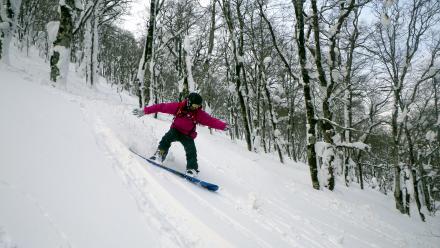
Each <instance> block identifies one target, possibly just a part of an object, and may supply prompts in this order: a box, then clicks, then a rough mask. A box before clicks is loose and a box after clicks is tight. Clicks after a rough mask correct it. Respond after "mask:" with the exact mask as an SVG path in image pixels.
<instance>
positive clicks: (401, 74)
mask: <svg viewBox="0 0 440 248" xmlns="http://www.w3.org/2000/svg"><path fill="white" fill-rule="evenodd" d="M387 4H388V5H385V6H384V8H382V6H381V5H377V6H376V7H377V14H378V15H380V16H381V18H382V20H381V22H380V23H379V22H378V23H377V24H376V26H375V33H374V34H375V35H374V36H373V43H372V46H371V48H370V49H369V51H370V52H371V53H372V54H373V55H374V56H375V57H376V58H377V60H378V61H379V62H380V63H381V66H382V70H383V72H382V75H383V80H385V81H386V82H387V83H388V84H389V87H390V90H391V92H392V93H393V103H392V116H391V128H392V137H393V153H392V159H393V167H394V180H395V184H394V198H395V202H396V208H397V209H398V210H399V211H400V212H401V213H407V214H409V205H408V204H407V203H406V202H407V201H406V200H405V199H406V198H407V196H406V193H407V192H408V189H407V188H406V187H405V188H402V185H407V184H406V183H405V180H407V179H408V178H409V177H407V178H405V177H404V175H403V174H402V172H403V171H402V169H403V167H402V156H401V154H400V149H401V142H402V141H405V140H404V136H405V135H406V141H407V142H409V143H408V145H409V149H410V151H409V154H410V156H414V153H413V152H414V151H411V150H412V148H411V146H412V144H411V143H412V141H411V137H410V136H409V135H410V134H409V133H408V132H406V130H405V126H406V125H407V120H408V119H407V118H408V117H407V114H408V111H409V110H410V105H411V104H413V103H414V99H415V96H416V95H417V93H418V91H417V88H418V87H419V86H420V85H421V84H423V83H425V82H426V81H427V80H428V79H430V78H433V77H434V76H435V75H437V74H438V73H439V70H438V69H435V68H434V67H433V66H434V61H435V60H436V59H437V54H438V46H437V48H436V49H435V50H434V51H433V52H432V53H431V55H432V56H431V59H430V62H429V61H428V63H424V62H422V64H419V68H422V69H421V70H420V69H418V70H415V69H413V66H414V65H413V64H414V63H417V62H418V59H419V58H420V56H423V55H422V53H421V50H420V48H421V47H422V42H423V40H424V38H425V37H426V34H427V32H428V31H429V30H430V29H431V28H432V27H434V26H435V25H436V24H438V23H439V20H440V19H439V15H440V3H439V2H438V1H434V0H426V1H425V0H415V1H410V2H393V1H389V2H387ZM423 63H424V64H425V65H423ZM415 75H417V76H418V79H417V80H414V76H415ZM413 82H414V83H413ZM405 95H412V97H411V98H410V99H405V98H404V96H405ZM407 162H408V163H404V164H406V165H407V166H409V170H410V171H411V170H412V169H413V163H414V158H409V160H408V161H407ZM402 180H403V182H402ZM412 180H415V179H412ZM403 190H405V192H404V191H403ZM404 193H405V195H404Z"/></svg>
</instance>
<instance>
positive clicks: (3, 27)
mask: <svg viewBox="0 0 440 248" xmlns="http://www.w3.org/2000/svg"><path fill="white" fill-rule="evenodd" d="M8 29H9V22H0V30H1V31H3V30H8Z"/></svg>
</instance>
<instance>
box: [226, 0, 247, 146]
mask: <svg viewBox="0 0 440 248" xmlns="http://www.w3.org/2000/svg"><path fill="white" fill-rule="evenodd" d="M236 7H237V11H238V12H239V11H240V10H239V8H240V6H236ZM223 13H224V15H225V18H226V23H227V26H228V29H229V33H230V35H231V41H232V47H233V53H234V62H235V71H234V81H235V90H236V92H237V96H238V102H239V104H240V113H241V119H242V123H243V128H244V134H245V139H246V144H247V149H248V151H252V139H251V129H250V125H249V119H248V114H247V109H246V101H245V97H244V95H243V92H242V87H244V85H242V79H241V77H242V76H241V72H242V69H243V30H240V38H239V39H238V40H236V36H235V31H234V24H233V20H232V16H231V8H230V1H229V0H225V1H223ZM240 26H241V25H240ZM237 43H238V44H237Z"/></svg>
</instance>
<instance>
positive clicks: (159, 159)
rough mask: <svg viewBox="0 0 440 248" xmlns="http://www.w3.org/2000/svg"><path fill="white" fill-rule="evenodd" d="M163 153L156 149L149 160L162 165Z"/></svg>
mask: <svg viewBox="0 0 440 248" xmlns="http://www.w3.org/2000/svg"><path fill="white" fill-rule="evenodd" d="M165 156H166V155H165V151H163V150H161V149H157V151H156V152H155V153H154V155H153V156H151V157H150V160H153V161H154V162H156V163H158V164H162V163H163V161H164V160H165Z"/></svg>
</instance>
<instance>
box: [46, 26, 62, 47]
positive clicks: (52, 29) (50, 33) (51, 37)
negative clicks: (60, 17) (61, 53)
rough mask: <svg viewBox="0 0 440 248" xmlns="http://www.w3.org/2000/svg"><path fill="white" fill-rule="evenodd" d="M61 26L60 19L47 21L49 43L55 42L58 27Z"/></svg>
mask: <svg viewBox="0 0 440 248" xmlns="http://www.w3.org/2000/svg"><path fill="white" fill-rule="evenodd" d="M59 27H60V22H59V21H52V22H49V23H47V25H46V30H47V43H48V44H53V42H54V41H55V40H56V39H57V34H58V29H59Z"/></svg>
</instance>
